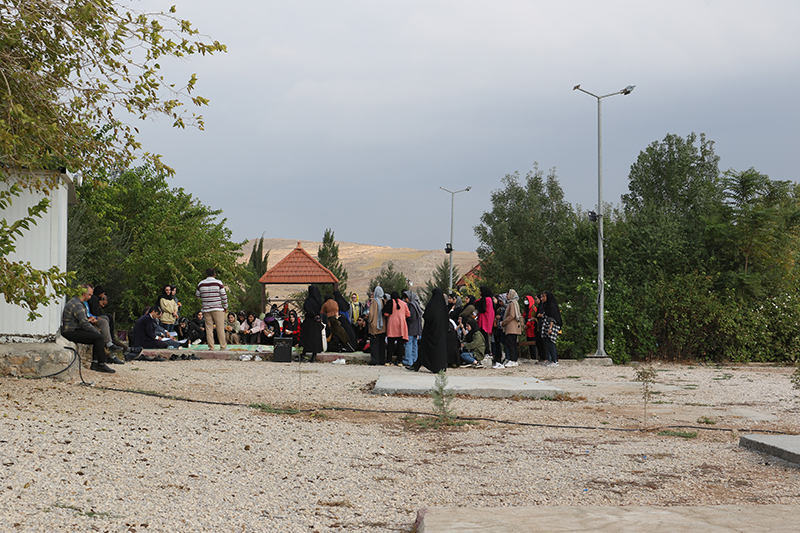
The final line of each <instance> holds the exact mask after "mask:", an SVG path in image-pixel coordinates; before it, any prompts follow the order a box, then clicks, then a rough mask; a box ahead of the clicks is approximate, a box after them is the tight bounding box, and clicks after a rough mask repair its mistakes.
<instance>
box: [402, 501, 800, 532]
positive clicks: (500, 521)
mask: <svg viewBox="0 0 800 533" xmlns="http://www.w3.org/2000/svg"><path fill="white" fill-rule="evenodd" d="M798 511H800V507H798V506H793V505H717V506H697V507H651V506H641V507H599V506H576V507H550V506H538V507H498V508H474V507H428V508H426V509H421V510H420V511H419V512H418V513H417V521H416V531H417V532H418V533H512V532H513V533H538V532H544V531H547V532H552V533H562V532H563V533H566V532H568V531H569V532H573V531H596V532H607V533H641V532H642V531H646V532H647V533H700V532H702V533H723V532H742V531H759V532H778V531H781V532H785V531H800V512H798Z"/></svg>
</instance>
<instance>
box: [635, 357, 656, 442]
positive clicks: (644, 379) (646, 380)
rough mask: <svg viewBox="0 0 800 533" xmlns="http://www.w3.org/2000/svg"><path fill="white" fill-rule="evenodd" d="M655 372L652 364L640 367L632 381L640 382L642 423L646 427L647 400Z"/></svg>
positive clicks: (651, 391)
mask: <svg viewBox="0 0 800 533" xmlns="http://www.w3.org/2000/svg"><path fill="white" fill-rule="evenodd" d="M657 375H658V374H657V373H656V371H655V369H653V367H652V366H648V367H646V368H642V369H640V370H638V371H637V372H636V376H635V377H634V378H633V380H634V381H640V382H641V383H642V400H644V420H643V422H642V425H643V426H644V427H645V429H646V428H647V402H648V401H650V395H651V394H653V385H655V383H656V376H657Z"/></svg>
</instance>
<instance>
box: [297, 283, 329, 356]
mask: <svg viewBox="0 0 800 533" xmlns="http://www.w3.org/2000/svg"><path fill="white" fill-rule="evenodd" d="M321 312H322V295H321V294H320V292H319V288H318V287H317V286H316V285H309V286H308V296H307V297H306V300H305V301H304V302H303V313H305V318H304V319H303V325H302V326H301V328H300V344H301V345H302V346H303V355H305V354H307V353H310V354H311V357H310V361H311V362H314V361H316V360H317V354H318V353H320V352H322V329H323V327H324V325H323V324H322V318H321V317H320V313H321Z"/></svg>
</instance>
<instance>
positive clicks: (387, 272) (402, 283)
mask: <svg viewBox="0 0 800 533" xmlns="http://www.w3.org/2000/svg"><path fill="white" fill-rule="evenodd" d="M378 285H380V286H381V288H382V289H383V292H384V293H385V294H387V295H388V294H392V293H393V292H394V291H397V292H398V293H401V292H402V291H404V290H407V289H408V279H407V278H406V275H405V274H403V273H402V272H399V271H397V270H395V269H394V262H393V261H389V262H388V263H387V264H386V266H385V267H383V268H381V273H380V274H378V275H377V276H375V277H374V278H372V279H371V280H369V291H370V292H372V291H374V290H375V287H377V286H378Z"/></svg>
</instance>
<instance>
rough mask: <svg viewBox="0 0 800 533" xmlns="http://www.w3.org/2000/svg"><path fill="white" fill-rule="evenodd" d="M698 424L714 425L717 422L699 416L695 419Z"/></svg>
mask: <svg viewBox="0 0 800 533" xmlns="http://www.w3.org/2000/svg"><path fill="white" fill-rule="evenodd" d="M697 423H698V424H716V423H717V421H716V420H714V419H713V418H708V417H707V416H701V417H700V418H698V419H697Z"/></svg>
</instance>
